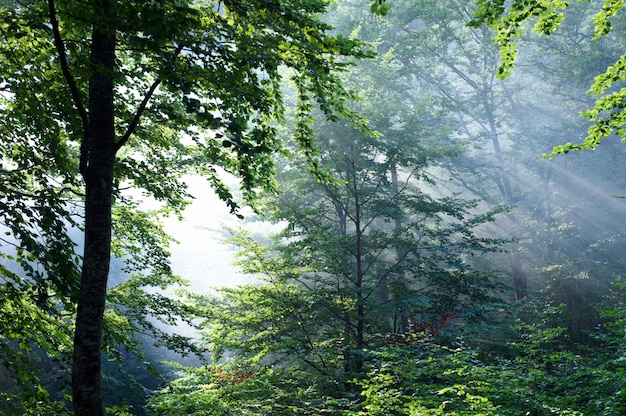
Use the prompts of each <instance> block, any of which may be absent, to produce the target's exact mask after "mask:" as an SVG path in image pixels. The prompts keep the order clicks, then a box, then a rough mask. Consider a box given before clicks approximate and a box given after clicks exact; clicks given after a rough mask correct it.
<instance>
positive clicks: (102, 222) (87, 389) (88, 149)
mask: <svg viewBox="0 0 626 416" xmlns="http://www.w3.org/2000/svg"><path fill="white" fill-rule="evenodd" d="M95 7H96V11H97V12H100V13H101V15H102V18H103V26H101V27H100V26H94V29H93V33H92V45H91V65H92V67H91V72H92V75H91V77H90V79H89V131H88V133H87V134H86V136H85V143H83V147H82V149H81V150H82V154H81V158H82V159H81V173H82V175H83V178H84V180H85V248H84V250H85V251H84V256H83V270H82V279H81V285H80V294H79V298H78V310H77V316H76V329H75V333H74V357H73V367H72V389H73V401H74V409H75V413H76V415H80V416H100V415H104V414H105V410H104V402H103V396H102V378H101V374H100V369H101V364H102V363H101V361H102V360H101V350H102V331H103V317H104V308H105V301H106V289H107V279H108V275H109V265H110V259H111V228H112V219H111V206H112V189H113V188H112V187H113V164H114V159H115V152H116V143H115V128H114V103H113V72H114V66H115V32H114V30H110V29H108V28H107V26H109V25H107V24H106V22H107V21H110V20H109V19H111V18H112V7H111V2H110V1H109V0H100V1H97V2H96V6H95Z"/></svg>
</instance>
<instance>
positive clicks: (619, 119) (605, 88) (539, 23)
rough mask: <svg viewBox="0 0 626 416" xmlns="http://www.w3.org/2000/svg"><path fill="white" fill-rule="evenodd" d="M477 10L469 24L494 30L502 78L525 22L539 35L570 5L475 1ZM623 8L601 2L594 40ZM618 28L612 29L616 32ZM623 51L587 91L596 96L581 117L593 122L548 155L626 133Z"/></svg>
mask: <svg viewBox="0 0 626 416" xmlns="http://www.w3.org/2000/svg"><path fill="white" fill-rule="evenodd" d="M476 5H477V8H478V10H477V11H476V14H475V16H474V19H472V20H471V21H470V22H469V24H470V25H471V26H473V27H479V26H480V25H482V24H487V25H488V26H490V27H491V28H492V29H494V30H495V31H496V42H497V43H498V44H499V45H500V58H501V60H502V64H501V65H500V69H499V76H500V77H501V78H505V77H507V76H508V75H509V74H510V71H511V69H512V68H513V65H514V62H515V59H516V57H517V48H516V40H517V39H518V38H519V37H520V36H522V35H523V34H524V32H525V24H526V23H527V22H532V24H533V26H532V30H533V31H535V32H538V33H540V34H542V35H550V34H552V33H553V32H555V31H556V30H557V29H558V28H559V26H560V25H561V24H562V22H563V20H564V19H565V18H566V13H565V11H566V10H567V9H568V8H569V7H571V6H570V5H569V4H568V2H560V1H536V2H527V1H513V2H511V3H510V4H505V2H504V1H502V0H493V1H492V0H478V1H477V2H476ZM623 7H624V5H623V3H622V2H615V1H609V0H607V1H604V2H602V6H601V7H600V9H599V10H598V11H597V13H596V14H595V15H594V16H593V17H592V18H591V21H592V22H593V24H594V25H595V31H594V35H593V39H599V38H602V37H604V36H608V35H609V34H610V33H611V31H612V30H613V23H612V21H613V20H615V16H616V15H617V14H618V13H619V12H620V11H621V10H622V8H623ZM619 32H621V31H619V30H618V31H617V32H613V33H619ZM625 66H626V54H623V55H622V56H621V57H620V58H618V59H617V60H616V61H615V62H614V63H613V64H612V65H610V66H608V67H607V68H606V70H605V72H604V73H600V74H597V76H595V78H594V82H593V84H592V85H591V87H590V88H589V90H588V93H590V94H593V95H596V96H599V98H597V99H596V101H595V105H594V106H593V108H591V109H589V110H587V111H585V112H584V113H583V115H584V117H586V118H588V119H589V120H591V121H592V122H593V124H592V125H591V127H589V130H588V132H587V137H585V139H584V141H583V142H582V143H579V144H572V143H566V144H564V145H559V146H556V147H555V148H554V149H553V151H552V153H551V154H550V155H551V156H555V155H557V154H559V153H567V152H568V151H570V150H578V151H581V150H585V149H591V150H593V149H595V148H596V147H597V146H598V145H599V144H600V142H602V141H603V140H604V139H606V138H608V137H610V136H611V135H612V134H613V133H615V134H617V135H618V136H622V137H623V136H625V135H626V133H625V131H624V124H625V123H626V111H625V110H624V105H623V102H624V99H625V98H626V88H625V87H622V88H619V86H620V84H621V83H623V81H624V80H625V79H626V76H625V75H624V67H625Z"/></svg>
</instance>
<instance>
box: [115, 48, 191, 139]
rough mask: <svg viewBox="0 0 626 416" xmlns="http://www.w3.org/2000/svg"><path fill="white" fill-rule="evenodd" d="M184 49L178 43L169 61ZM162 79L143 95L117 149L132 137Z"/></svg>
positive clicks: (156, 81)
mask: <svg viewBox="0 0 626 416" xmlns="http://www.w3.org/2000/svg"><path fill="white" fill-rule="evenodd" d="M182 50H183V45H182V44H180V45H178V47H177V48H176V50H175V51H174V54H173V55H172V57H171V58H170V60H169V62H168V63H172V62H174V61H175V60H176V58H177V57H178V55H180V53H181V51H182ZM161 81H163V80H162V79H161V78H157V79H156V80H155V81H154V82H153V83H152V85H150V88H149V89H148V92H147V93H146V95H145V97H143V100H142V101H141V104H140V105H139V108H138V109H137V113H135V117H133V119H132V121H131V122H130V124H129V125H128V128H127V129H126V133H124V136H122V138H121V139H120V140H119V141H118V142H117V144H116V147H115V151H118V150H120V148H121V147H122V146H124V145H125V144H126V142H128V139H130V136H131V135H132V134H133V132H134V131H135V129H136V128H137V126H138V125H139V120H140V119H141V116H142V115H143V113H144V112H145V111H146V107H147V106H148V102H149V101H150V99H151V98H152V96H153V95H154V92H155V91H156V89H157V88H158V86H159V85H160V84H161Z"/></svg>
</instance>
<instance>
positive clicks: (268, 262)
mask: <svg viewBox="0 0 626 416" xmlns="http://www.w3.org/2000/svg"><path fill="white" fill-rule="evenodd" d="M381 60H384V58H381ZM379 65H380V64H379ZM376 66H377V65H373V66H372V67H368V68H367V69H366V68H363V69H362V71H363V72H360V71H358V73H359V75H360V80H359V81H360V82H363V81H364V80H365V79H366V78H367V77H366V76H365V75H364V74H371V73H372V72H375V71H376V70H375V69H374V68H375V67H376ZM388 70H389V68H384V65H383V68H381V69H380V71H381V73H380V74H376V75H375V76H374V77H375V78H378V77H379V76H381V75H382V73H386V74H389V72H388ZM372 85H378V84H375V83H373V84H372ZM378 88H380V89H376V91H375V92H372V90H370V89H369V88H365V91H367V93H364V94H363V97H362V98H363V100H362V102H361V103H360V104H358V109H359V113H361V114H365V115H370V114H371V115H374V116H375V117H372V118H371V122H372V124H371V126H372V127H375V128H376V129H377V130H379V131H380V132H381V134H382V137H371V136H369V135H368V134H366V133H365V132H363V131H361V130H359V129H358V128H356V127H355V126H351V125H349V124H346V123H335V124H325V123H321V122H320V123H316V124H315V125H314V127H315V131H316V142H317V143H318V144H319V150H320V158H319V160H320V167H321V169H323V170H324V171H326V172H328V173H329V174H330V175H331V177H332V178H333V181H331V182H328V181H326V182H321V183H320V182H319V181H317V180H316V179H315V178H314V177H311V175H309V174H307V173H306V170H305V168H304V166H303V165H302V164H297V163H295V162H294V161H290V162H289V163H288V164H287V166H286V167H285V169H284V172H282V174H281V175H279V179H281V180H280V187H281V190H282V192H281V194H280V195H279V196H277V197H271V198H270V201H269V202H268V203H267V204H266V206H267V207H268V211H269V212H268V219H270V220H272V221H276V222H277V223H280V224H285V229H284V231H283V232H282V233H281V234H280V236H279V237H278V238H277V239H276V240H274V241H273V242H263V241H258V240H256V239H255V238H253V237H250V236H248V235H245V234H241V235H237V237H236V238H235V239H234V242H235V243H236V244H237V245H238V246H239V248H240V252H241V256H242V257H243V259H242V261H241V262H240V264H241V267H242V269H243V270H244V271H245V272H247V273H251V274H258V275H260V276H262V281H263V283H262V284H261V285H247V286H244V287H239V288H228V289H224V290H221V291H220V294H221V295H222V298H221V299H220V298H217V299H212V300H207V299H206V298H204V297H202V298H200V299H201V300H200V301H199V304H200V305H206V306H205V308H204V309H205V312H204V315H205V316H206V333H207V336H206V339H207V342H208V343H209V344H210V345H211V347H212V350H213V351H214V352H215V353H216V356H215V357H216V358H221V357H222V356H223V354H224V353H225V352H227V351H228V352H229V353H231V354H235V356H236V357H237V358H238V359H239V360H240V362H243V363H244V364H243V365H245V366H248V365H268V366H272V365H276V366H277V367H279V368H283V367H285V366H294V367H297V368H301V369H302V368H310V370H309V374H311V369H312V370H313V372H314V373H315V374H317V375H318V377H317V378H316V379H317V380H319V381H320V384H321V385H325V386H326V387H327V388H329V389H330V388H331V387H329V386H332V384H330V380H329V379H330V378H332V380H334V381H333V383H335V386H334V388H335V389H336V390H337V393H340V394H341V393H342V392H345V391H346V390H349V381H350V380H351V379H352V378H354V377H360V376H361V375H362V374H363V372H364V371H365V368H366V367H367V365H368V352H367V350H369V349H372V348H376V347H377V346H379V345H381V344H382V343H384V342H385V339H386V338H387V337H394V336H402V335H403V334H405V333H408V332H411V330H412V329H411V328H413V330H414V329H415V328H418V327H419V326H420V325H421V324H424V322H434V321H437V320H438V319H439V317H440V316H441V315H442V314H445V313H453V312H454V311H457V312H458V310H459V309H462V308H463V307H464V306H466V307H467V308H466V309H465V311H464V314H465V316H466V318H467V319H471V318H475V317H476V316H479V315H480V306H477V305H480V304H482V303H487V302H489V301H491V300H492V298H491V294H492V291H493V289H494V287H495V282H494V281H493V280H492V277H493V275H492V274H491V273H490V272H489V271H485V270H479V269H475V268H474V267H473V263H472V260H471V258H472V256H473V255H475V254H476V255H479V254H482V253H486V252H489V251H495V250H498V249H499V248H498V244H499V243H500V241H499V240H497V239H492V238H485V237H483V236H482V235H481V227H482V226H483V225H485V224H486V223H488V222H490V221H492V220H493V218H494V216H495V215H496V214H497V212H499V211H498V210H493V211H488V212H486V213H484V214H473V212H474V211H475V210H476V209H477V205H478V203H479V201H474V200H470V201H467V200H463V199H460V198H456V197H455V196H454V195H451V196H439V197H437V196H433V195H431V193H430V191H431V187H436V185H437V181H436V180H435V179H433V178H432V177H430V176H429V172H428V168H429V167H430V166H431V165H432V166H435V165H437V163H438V162H439V161H441V160H443V159H446V158H447V157H449V155H450V154H455V153H456V152H458V151H460V149H459V148H458V147H455V146H454V145H451V146H450V147H449V148H448V147H447V145H448V144H449V143H453V140H452V139H450V138H449V137H448V136H447V134H446V133H449V131H448V130H446V120H445V119H443V118H442V117H441V112H440V111H439V108H438V107H437V106H436V105H434V104H433V103H432V102H423V103H420V104H415V105H413V106H411V107H410V109H406V108H405V109H404V110H400V109H398V108H395V107H394V106H393V105H390V106H389V107H382V103H383V102H385V103H393V102H397V100H394V99H393V98H391V97H393V96H394V95H395V94H396V93H399V92H400V91H403V90H404V89H403V88H402V87H399V88H397V89H393V88H390V89H387V88H385V87H384V86H382V85H378ZM404 91H405V90H404ZM370 93H371V94H370ZM394 98H395V97H394ZM381 108H385V109H386V110H387V111H388V112H385V111H381ZM396 110H398V111H396ZM260 363H261V364H260ZM304 371H306V370H304ZM311 378H312V377H311ZM310 381H313V380H310ZM312 384H315V383H312Z"/></svg>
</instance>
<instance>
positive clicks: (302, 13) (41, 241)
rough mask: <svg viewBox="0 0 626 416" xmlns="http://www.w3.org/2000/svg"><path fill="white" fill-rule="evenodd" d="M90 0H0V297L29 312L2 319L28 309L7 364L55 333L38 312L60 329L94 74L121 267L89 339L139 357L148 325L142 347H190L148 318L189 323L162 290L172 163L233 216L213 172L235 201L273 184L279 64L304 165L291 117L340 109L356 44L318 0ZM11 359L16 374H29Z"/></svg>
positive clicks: (303, 120) (72, 301)
mask: <svg viewBox="0 0 626 416" xmlns="http://www.w3.org/2000/svg"><path fill="white" fill-rule="evenodd" d="M105 3H107V2H99V3H94V4H89V5H86V4H83V3H80V2H75V1H65V0H57V1H33V2H28V4H22V3H19V2H12V1H5V2H2V3H1V7H0V34H1V36H2V39H3V41H2V42H1V46H0V67H1V68H2V70H1V71H0V90H1V94H0V113H1V116H0V133H1V134H2V137H3V140H2V143H0V154H1V155H2V166H1V167H0V177H1V179H2V180H1V181H0V193H1V194H2V200H1V201H0V223H1V224H2V226H3V229H2V232H3V233H4V232H6V236H5V237H4V238H3V239H2V240H0V244H1V245H2V250H1V253H2V254H1V255H0V256H1V257H2V260H3V261H5V262H4V263H3V265H2V268H1V269H0V274H1V275H2V277H3V278H4V283H3V285H2V289H3V290H2V294H3V295H6V296H5V297H6V300H5V299H4V298H3V299H2V302H5V303H7V305H8V304H9V303H11V302H14V301H15V300H16V299H19V302H23V303H24V304H25V305H28V308H27V309H26V310H29V311H31V312H30V313H29V314H30V315H28V316H26V315H24V316H18V314H17V313H16V319H17V318H20V319H21V318H24V319H26V320H25V322H30V321H31V319H29V316H30V318H32V320H35V321H37V320H39V321H40V322H39V323H38V324H37V325H39V326H37V325H33V327H32V328H28V331H26V330H24V331H22V332H24V333H23V334H20V335H23V336H25V337H26V338H25V340H24V341H23V344H24V345H19V346H18V347H19V348H14V349H11V348H9V347H6V351H3V352H4V353H5V354H6V355H5V356H6V358H7V361H8V362H9V364H15V366H14V367H18V364H19V368H22V367H21V366H22V364H23V363H19V362H18V361H19V360H18V358H16V357H17V355H11V354H18V355H19V354H22V353H23V352H24V351H21V350H22V349H25V346H26V345H29V343H31V342H32V343H33V345H36V346H38V347H39V348H42V349H43V350H44V352H45V353H47V354H49V355H51V356H54V355H55V354H57V353H58V350H55V348H56V347H57V345H56V344H55V345H52V344H51V342H46V337H47V336H50V333H51V331H48V332H47V333H46V332H41V333H39V332H38V331H39V330H43V329H45V327H46V325H47V324H48V322H49V321H53V322H58V329H57V330H56V331H65V330H67V328H68V326H70V325H71V323H72V319H73V316H74V313H75V309H76V302H77V294H78V286H79V280H80V270H81V266H82V260H83V259H82V258H81V256H80V255H79V254H77V253H78V252H79V251H80V249H81V248H82V247H81V246H80V245H79V244H77V242H78V241H79V239H80V235H81V232H82V231H84V230H85V229H87V230H89V229H90V227H92V226H93V224H92V223H90V222H87V223H86V224H83V223H82V220H83V216H84V215H85V211H84V209H83V202H84V200H85V195H84V190H83V186H84V182H83V178H82V177H81V175H82V174H85V173H86V172H87V168H88V167H89V166H90V165H89V164H90V163H92V162H93V163H96V162H94V161H93V160H90V159H89V157H90V155H91V154H92V153H90V152H91V151H93V148H92V147H90V139H91V138H90V134H91V129H90V123H91V122H92V121H93V117H92V116H94V115H95V116H97V115H98V114H89V111H90V109H92V108H94V107H93V104H94V102H95V101H98V100H102V97H99V96H94V95H93V94H92V93H93V91H94V88H93V85H94V83H95V79H96V78H97V77H101V78H107V79H109V80H110V81H111V82H112V83H113V89H114V97H113V102H112V103H110V104H111V106H112V108H111V111H112V112H113V113H114V120H113V123H114V126H112V127H113V129H114V133H115V137H110V138H109V139H110V140H109V142H108V143H107V146H108V152H109V154H115V155H116V158H115V161H114V176H115V177H114V180H113V190H112V192H111V195H108V196H107V197H111V198H112V202H111V204H112V207H113V218H112V220H113V243H112V250H113V254H114V255H115V256H117V258H119V259H121V260H122V261H123V262H124V263H125V265H124V266H123V267H122V270H123V272H124V273H128V275H129V276H123V277H120V276H114V279H113V280H114V281H113V282H111V285H110V287H111V290H110V292H109V294H108V297H107V300H108V302H109V303H108V310H107V312H106V313H105V327H106V332H105V335H104V339H105V341H106V343H107V345H106V347H105V352H106V353H107V354H108V355H109V357H110V358H113V359H116V360H120V356H121V354H122V353H121V351H122V350H124V348H125V347H124V346H122V345H123V344H124V345H125V346H126V347H128V349H129V350H130V351H132V352H134V353H136V354H139V356H141V353H140V351H139V349H138V347H139V343H138V341H137V338H135V337H134V336H133V334H136V333H137V331H145V332H147V333H149V334H150V335H152V336H154V337H155V343H156V344H157V345H165V346H167V347H169V348H171V349H173V350H176V351H181V352H189V351H196V352H198V351H197V348H196V347H194V346H193V345H192V343H191V342H190V340H189V339H186V338H184V337H181V336H178V335H172V334H169V333H166V332H164V331H163V330H161V329H159V327H158V326H157V325H156V324H155V321H154V320H153V319H156V321H161V322H163V323H166V324H170V325H171V324H174V323H176V322H178V320H180V319H182V320H183V321H185V322H190V319H191V314H192V312H193V310H192V309H191V308H190V307H189V306H188V305H186V304H184V303H183V302H180V301H176V300H173V299H171V298H170V297H168V296H165V294H164V291H165V290H166V287H169V286H171V285H180V284H182V281H181V279H180V278H178V277H176V276H173V275H172V271H171V270H170V266H169V260H168V256H169V253H168V245H169V244H170V239H169V238H168V237H167V236H166V235H165V234H164V233H163V230H162V226H161V224H160V222H159V220H158V218H159V217H160V216H161V215H162V214H169V213H173V214H175V215H180V213H181V212H182V210H183V209H184V207H185V206H186V205H187V204H188V202H189V201H190V199H191V196H190V195H189V194H188V193H187V190H186V186H185V184H184V181H183V179H182V177H183V175H185V174H201V175H203V176H204V177H206V178H207V180H208V181H209V183H210V184H211V185H212V186H213V187H215V188H216V190H217V194H218V195H219V196H220V198H222V199H223V200H224V201H225V202H226V203H227V204H228V205H229V206H230V208H231V210H232V212H233V213H237V212H238V208H239V205H238V204H239V203H238V202H236V201H235V198H234V196H233V194H232V192H231V191H230V190H229V189H228V187H227V186H226V185H225V184H224V182H223V180H222V176H221V174H220V173H218V172H228V173H230V174H233V175H234V176H235V177H238V178H239V179H240V187H241V189H242V191H243V192H242V194H243V200H244V202H246V203H250V204H251V203H253V201H254V199H255V197H256V193H257V191H258V189H259V188H263V189H266V190H272V189H274V188H275V181H274V179H273V171H274V159H273V158H274V155H275V154H276V153H281V152H282V151H283V144H282V143H281V142H280V140H279V139H278V138H277V137H276V124H275V123H276V121H281V119H282V117H283V113H284V111H285V108H284V103H283V96H282V90H281V85H280V84H281V81H282V79H283V77H287V76H289V77H291V78H292V79H293V80H294V82H295V83H296V84H297V85H298V87H299V88H298V101H299V102H300V108H301V110H302V111H300V112H299V114H298V116H299V117H298V121H297V122H296V125H297V126H298V128H299V131H300V132H301V134H299V135H297V136H296V139H297V140H298V141H299V143H300V146H301V152H302V154H304V155H305V156H304V157H305V158H307V159H308V160H309V163H310V165H311V166H315V158H316V151H315V149H314V146H313V144H312V141H311V137H310V135H309V132H308V130H307V129H306V126H307V124H308V123H309V119H310V112H311V110H312V109H313V108H315V107H317V108H319V109H320V110H321V112H322V113H323V114H324V115H325V116H326V117H328V118H330V119H333V118H336V117H337V116H338V115H347V116H351V115H353V112H352V111H351V110H349V109H348V108H347V106H346V100H347V99H349V98H350V97H351V94H350V93H349V92H348V91H347V90H345V89H344V88H343V87H342V85H341V82H340V80H339V78H338V73H340V72H342V71H344V70H345V69H346V68H347V67H348V66H349V65H351V61H352V60H353V59H358V58H363V57H366V56H369V55H368V54H367V53H366V52H365V51H364V50H363V48H362V44H361V43H360V42H359V41H357V40H353V39H347V38H344V37H341V36H335V35H333V34H331V30H332V27H331V26H330V25H328V24H327V23H324V22H323V21H322V20H321V19H320V16H321V14H323V13H324V11H325V10H326V8H327V7H328V2H327V1H323V0H319V1H307V2H290V1H278V0H276V1H252V0H251V1H238V2H221V3H212V2H199V3H198V2H191V1H178V0H177V1H165V2H143V3H137V2H111V4H112V5H113V7H114V8H115V10H114V13H110V14H107V13H105V12H104V10H105V9H106V7H105V6H106V4H105ZM95 32H106V35H111V34H115V38H116V44H115V47H116V50H115V51H114V52H113V51H108V52H112V53H114V54H115V60H114V63H113V68H110V71H109V72H107V71H103V68H101V67H99V66H98V65H93V62H92V59H93V58H94V56H95V55H97V52H98V51H95V54H94V51H92V50H91V49H93V48H95V46H94V45H95V42H92V39H91V37H92V33H95ZM96 95H97V94H96ZM91 143H93V142H91ZM314 170H315V169H314ZM85 179H87V177H85ZM129 188H130V189H138V190H139V191H138V192H134V191H129ZM146 200H149V201H155V202H156V204H158V205H161V207H160V208H158V209H157V210H156V211H151V212H148V211H142V207H141V206H140V204H139V203H138V201H141V202H142V203H143V202H145V201H146ZM238 215H239V214H238ZM73 234H76V236H78V238H76V239H73ZM104 234H106V233H104ZM105 240H106V239H105ZM98 244H100V245H102V244H103V242H101V241H100V242H99V243H98ZM104 244H106V243H104ZM100 248H101V249H102V250H101V251H105V252H106V250H108V247H100ZM106 257H108V256H106ZM100 266H104V265H100ZM105 286H106V281H105V284H102V285H101V287H105ZM5 289H6V290H5ZM31 299H32V302H34V303H32V304H33V305H36V307H39V308H40V311H37V312H35V311H34V309H33V307H31ZM101 301H102V303H104V294H103V295H102V299H101ZM9 309H11V310H12V309H13V307H11V308H9ZM3 324H4V326H3V328H2V331H0V332H2V333H3V336H4V337H5V338H6V341H7V342H8V343H13V342H14V341H13V339H14V338H17V335H16V334H14V333H13V332H12V330H11V325H12V324H11V323H10V322H3ZM94 324H95V323H94ZM96 326H97V325H96ZM53 333H55V332H53ZM97 338H99V337H97ZM59 340H60V341H59V342H61V340H62V343H63V342H65V340H66V339H65V337H61V336H60V335H59ZM95 341H96V340H94V342H95ZM3 345H4V344H3ZM15 350H17V352H15ZM12 357H13V358H12ZM64 358H66V357H64ZM15 360H17V361H16V363H12V361H15ZM23 361H24V362H26V361H27V359H26V358H24V360H23ZM64 365H67V363H66V362H64ZM20 371H22V370H19V371H18V370H15V375H16V377H17V378H18V379H21V380H22V381H24V382H26V381H28V380H33V379H32V378H30V379H29V378H28V377H26V376H23V371H22V372H20ZM32 384H33V386H35V387H36V388H39V387H40V384H39V383H38V382H33V383H32ZM120 411H123V410H120Z"/></svg>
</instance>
